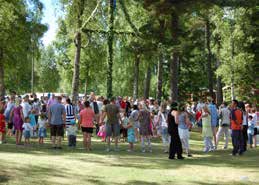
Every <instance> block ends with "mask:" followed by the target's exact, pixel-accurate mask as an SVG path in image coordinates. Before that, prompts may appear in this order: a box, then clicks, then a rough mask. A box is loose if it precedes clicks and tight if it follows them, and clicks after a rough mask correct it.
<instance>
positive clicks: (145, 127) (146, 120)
mask: <svg viewBox="0 0 259 185" xmlns="http://www.w3.org/2000/svg"><path fill="white" fill-rule="evenodd" d="M139 110H140V111H139V123H140V128H139V134H140V137H141V148H142V152H143V153H145V152H146V146H145V140H147V144H148V150H149V152H150V153H151V152H152V147H151V141H150V138H151V134H152V131H151V128H150V123H151V116H150V112H149V110H148V109H147V107H146V104H145V103H144V102H142V103H141V104H139Z"/></svg>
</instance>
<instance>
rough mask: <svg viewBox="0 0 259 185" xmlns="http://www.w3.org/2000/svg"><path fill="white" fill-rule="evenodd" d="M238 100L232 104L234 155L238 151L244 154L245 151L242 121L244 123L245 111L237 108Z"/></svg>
mask: <svg viewBox="0 0 259 185" xmlns="http://www.w3.org/2000/svg"><path fill="white" fill-rule="evenodd" d="M237 105H238V101H237V100H232V104H231V108H232V109H231V115H230V120H231V130H232V135H231V136H232V145H233V151H232V155H233V156H235V155H236V154H237V153H239V155H242V154H243V153H244V147H243V134H242V123H243V113H242V111H241V110H239V109H238V108H237Z"/></svg>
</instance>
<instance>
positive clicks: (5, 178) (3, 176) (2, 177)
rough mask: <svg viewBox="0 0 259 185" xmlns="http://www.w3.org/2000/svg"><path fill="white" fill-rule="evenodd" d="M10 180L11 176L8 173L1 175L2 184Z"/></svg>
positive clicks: (0, 182)
mask: <svg viewBox="0 0 259 185" xmlns="http://www.w3.org/2000/svg"><path fill="white" fill-rule="evenodd" d="M9 180H10V177H9V176H7V175H0V184H2V183H7V182H8V181H9Z"/></svg>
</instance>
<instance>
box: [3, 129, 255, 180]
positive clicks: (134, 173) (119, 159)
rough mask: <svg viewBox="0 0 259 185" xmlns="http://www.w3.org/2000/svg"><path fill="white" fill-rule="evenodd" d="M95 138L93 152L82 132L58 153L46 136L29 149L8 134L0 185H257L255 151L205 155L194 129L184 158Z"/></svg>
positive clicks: (155, 147)
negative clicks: (112, 147) (116, 148)
mask: <svg viewBox="0 0 259 185" xmlns="http://www.w3.org/2000/svg"><path fill="white" fill-rule="evenodd" d="M93 140H94V142H93V151H92V152H85V151H84V150H83V149H82V137H81V135H79V136H78V146H77V148H76V149H74V150H73V149H69V148H68V147H66V146H64V147H63V150H61V151H58V150H52V149H49V148H50V144H49V140H48V139H47V140H46V144H45V145H44V146H39V145H38V144H37V140H32V141H33V144H32V146H31V147H16V145H15V144H14V140H13V138H12V139H11V138H8V144H3V145H0V184H17V185H30V184H33V185H36V184H37V185H41V184H74V185H77V184H99V185H123V184H137V185H147V184H151V185H158V184H161V185H167V184H168V185H169V184H170V185H171V184H179V185H188V184H201V185H207V184H208V185H212V184H223V185H229V184H235V185H236V184H259V150H258V149H252V150H249V151H248V152H247V153H246V154H245V155H244V156H238V157H232V156H229V154H230V153H231V150H227V151H223V150H218V151H215V152H213V153H209V154H204V153H203V152H202V149H203V143H202V138H201V136H200V134H198V133H197V132H192V133H191V148H192V153H193V157H192V158H188V159H185V160H183V161H179V160H168V155H167V154H164V153H163V152H162V144H161V142H158V141H157V140H153V153H145V154H142V153H141V152H140V147H139V145H140V144H138V146H137V147H136V152H134V153H128V152H126V149H127V143H121V144H120V149H121V151H120V152H110V153H107V152H105V151H104V149H105V145H104V143H102V142H101V141H100V140H99V139H97V138H93ZM65 144H66V142H65V143H64V145H65ZM219 148H221V146H220V147H219Z"/></svg>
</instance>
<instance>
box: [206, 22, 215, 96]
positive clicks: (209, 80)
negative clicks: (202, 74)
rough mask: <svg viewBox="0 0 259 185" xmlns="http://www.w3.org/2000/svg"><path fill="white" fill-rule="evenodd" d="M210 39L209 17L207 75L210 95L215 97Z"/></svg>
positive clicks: (207, 23)
mask: <svg viewBox="0 0 259 185" xmlns="http://www.w3.org/2000/svg"><path fill="white" fill-rule="evenodd" d="M210 39H211V32H210V22H209V20H208V19H207V20H206V22H205V40H206V43H205V45H206V50H207V55H208V58H207V76H208V88H209V95H210V96H211V97H212V98H214V93H213V72H212V68H211V63H212V61H211V60H212V53H211V48H210Z"/></svg>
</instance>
